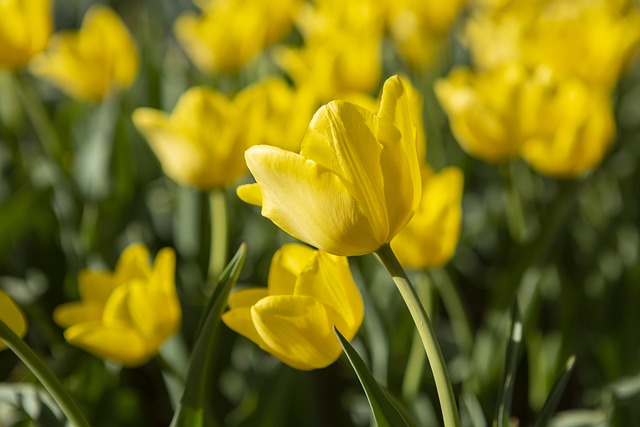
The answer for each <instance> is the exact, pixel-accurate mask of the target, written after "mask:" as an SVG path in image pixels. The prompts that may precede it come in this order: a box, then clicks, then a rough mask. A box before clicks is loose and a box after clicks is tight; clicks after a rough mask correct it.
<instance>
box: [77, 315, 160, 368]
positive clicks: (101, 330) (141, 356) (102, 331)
mask: <svg viewBox="0 0 640 427" xmlns="http://www.w3.org/2000/svg"><path fill="white" fill-rule="evenodd" d="M64 337H65V339H66V340H67V341H68V342H69V343H71V344H73V345H75V346H78V347H80V348H83V349H85V350H86V351H88V352H90V353H92V354H95V355H97V356H99V357H101V358H104V359H108V360H111V361H114V362H116V363H120V364H122V365H123V366H139V365H142V364H143V363H145V362H147V361H148V360H149V359H150V358H151V356H152V354H153V352H152V351H151V350H150V349H149V347H148V346H147V344H146V342H145V340H144V338H143V337H142V335H140V334H139V333H138V332H136V331H135V330H133V329H129V328H122V327H108V326H104V325H101V324H100V323H99V322H95V323H93V322H89V323H81V324H79V325H76V326H72V327H70V328H69V329H67V330H65V331H64Z"/></svg>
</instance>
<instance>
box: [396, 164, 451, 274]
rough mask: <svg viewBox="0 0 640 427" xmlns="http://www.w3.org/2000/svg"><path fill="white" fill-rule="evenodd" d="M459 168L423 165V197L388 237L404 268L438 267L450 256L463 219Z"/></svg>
mask: <svg viewBox="0 0 640 427" xmlns="http://www.w3.org/2000/svg"><path fill="white" fill-rule="evenodd" d="M463 179H464V178H463V174H462V171H461V170H460V169H458V168H456V167H449V168H446V169H444V170H442V171H440V172H438V173H434V172H433V170H431V168H430V167H428V166H426V165H425V166H424V167H423V168H422V199H421V200H420V206H419V207H418V210H417V211H416V213H415V215H414V216H413V218H411V221H409V223H408V224H407V226H406V227H405V228H403V229H402V231H400V233H398V235H397V236H396V237H395V238H394V239H393V240H392V241H391V249H393V252H394V253H395V254H396V256H397V257H398V260H399V261H400V264H402V266H404V267H407V268H415V269H427V268H433V267H441V266H442V265H444V264H446V263H447V262H448V261H449V260H450V259H451V257H452V256H453V254H454V252H455V250H456V245H457V243H458V237H459V236H460V223H461V220H462V207H461V203H462V188H463Z"/></svg>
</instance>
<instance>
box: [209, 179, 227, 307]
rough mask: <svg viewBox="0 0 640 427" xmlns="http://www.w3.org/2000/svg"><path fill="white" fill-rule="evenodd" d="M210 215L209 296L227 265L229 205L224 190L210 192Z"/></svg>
mask: <svg viewBox="0 0 640 427" xmlns="http://www.w3.org/2000/svg"><path fill="white" fill-rule="evenodd" d="M209 214H210V216H211V245H210V246H209V281H208V283H209V284H208V289H207V295H211V293H212V292H213V289H212V287H213V285H214V284H215V283H216V282H217V280H218V276H219V275H220V273H222V270H223V269H224V267H225V265H226V264H227V233H228V232H227V205H226V201H225V196H224V190H222V189H214V190H212V191H211V192H209Z"/></svg>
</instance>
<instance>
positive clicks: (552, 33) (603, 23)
mask: <svg viewBox="0 0 640 427" xmlns="http://www.w3.org/2000/svg"><path fill="white" fill-rule="evenodd" d="M620 3H621V2H616V1H611V0H601V1H595V0H593V1H573V0H566V1H565V0H559V1H554V2H548V1H535V2H510V3H509V4H508V5H507V6H506V7H503V8H501V9H499V11H491V12H481V13H476V14H475V15H473V17H472V18H471V19H470V21H469V23H468V24H467V29H466V33H467V34H466V39H467V40H468V43H469V47H470V50H471V52H472V56H473V59H474V62H475V64H476V65H477V66H479V67H480V68H482V69H485V70H488V69H492V68H495V67H498V66H502V65H504V64H508V63H513V62H522V63H524V64H525V65H527V66H529V67H533V68H535V67H538V66H540V65H544V66H547V67H550V68H552V69H554V70H555V72H558V73H561V74H563V75H565V76H578V77H580V78H581V79H583V80H584V81H586V82H587V83H589V84H590V85H593V86H598V87H603V88H611V87H612V86H613V85H615V82H616V81H617V79H618V78H619V75H620V74H621V72H622V71H624V68H625V67H626V65H627V64H628V62H629V60H630V58H631V57H632V54H633V52H634V51H635V49H636V48H637V47H638V44H639V43H640V13H639V12H638V11H637V10H636V9H633V8H630V9H628V10H625V9H626V8H625V6H624V5H623V4H620Z"/></svg>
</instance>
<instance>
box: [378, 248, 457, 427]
mask: <svg viewBox="0 0 640 427" xmlns="http://www.w3.org/2000/svg"><path fill="white" fill-rule="evenodd" d="M375 253H376V255H378V257H379V258H380V261H381V262H382V264H384V266H385V268H386V269H387V271H389V274H391V277H392V278H393V281H394V282H395V284H396V286H397V288H398V291H400V294H401V295H402V298H403V299H404V302H405V304H406V305H407V308H408V309H409V312H410V313H411V317H413V321H414V323H415V325H416V328H417V330H418V333H419V334H420V338H421V339H422V345H423V346H424V349H425V351H426V353H427V358H428V360H429V364H430V366H431V372H432V374H433V378H434V380H435V383H436V389H437V391H438V398H439V399H440V408H441V410H442V418H443V420H444V425H445V427H460V416H459V415H458V408H457V407H456V400H455V396H454V394H453V387H452V386H451V380H450V378H449V372H448V371H447V365H446V363H445V361H444V357H443V356H442V351H440V346H439V345H438V341H437V339H436V334H435V331H434V330H433V327H432V326H431V321H430V320H429V316H427V312H426V311H425V309H424V307H423V306H422V303H421V302H420V299H419V298H418V294H417V293H416V290H415V289H414V287H413V285H412V284H411V282H410V281H409V278H408V277H407V273H405V271H404V270H403V269H402V266H401V265H400V263H399V262H398V259H397V258H396V256H395V254H394V253H393V251H392V250H391V246H389V244H388V243H387V244H384V245H382V246H381V247H380V248H379V249H378V250H377V251H376V252H375Z"/></svg>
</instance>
